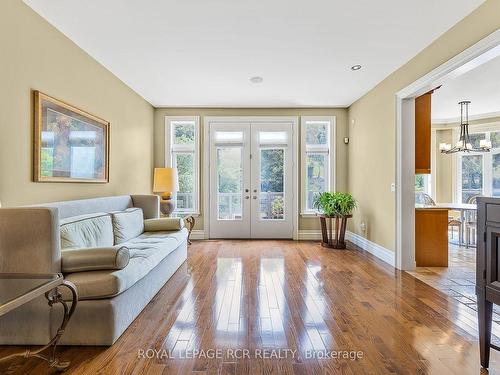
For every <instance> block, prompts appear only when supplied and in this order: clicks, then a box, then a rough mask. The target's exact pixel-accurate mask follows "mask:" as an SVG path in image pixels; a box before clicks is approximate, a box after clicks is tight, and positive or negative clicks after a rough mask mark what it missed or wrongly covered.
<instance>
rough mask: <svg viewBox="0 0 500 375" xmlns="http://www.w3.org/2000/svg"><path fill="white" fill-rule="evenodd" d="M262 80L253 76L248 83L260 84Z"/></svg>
mask: <svg viewBox="0 0 500 375" xmlns="http://www.w3.org/2000/svg"><path fill="white" fill-rule="evenodd" d="M263 80H264V78H262V77H259V76H255V77H252V78H250V82H252V83H261V82H262V81H263Z"/></svg>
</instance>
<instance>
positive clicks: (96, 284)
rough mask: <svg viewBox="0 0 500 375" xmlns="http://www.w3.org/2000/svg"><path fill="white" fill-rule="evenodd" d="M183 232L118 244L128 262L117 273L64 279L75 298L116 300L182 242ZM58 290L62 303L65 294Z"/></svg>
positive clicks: (78, 274) (146, 235) (81, 274)
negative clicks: (71, 285)
mask: <svg viewBox="0 0 500 375" xmlns="http://www.w3.org/2000/svg"><path fill="white" fill-rule="evenodd" d="M187 235H188V230H187V229H186V228H184V229H182V230H180V231H177V232H146V233H143V234H141V235H140V236H139V237H137V238H133V239H132V240H130V241H127V242H125V243H123V244H122V246H125V247H127V248H128V249H129V253H130V260H129V263H128V265H127V266H126V267H125V268H123V269H121V270H101V271H88V272H74V273H69V274H67V275H65V276H64V278H65V279H66V280H69V281H71V282H72V283H74V284H75V285H76V288H77V289H78V298H79V299H80V300H85V299H99V298H110V297H113V296H116V295H118V294H120V293H122V292H124V291H125V290H127V289H128V288H130V287H131V286H132V285H134V284H135V283H136V282H137V281H139V280H141V279H142V278H143V277H144V276H146V275H147V274H148V273H149V272H150V271H151V270H152V269H153V268H155V267H156V266H157V265H158V263H160V262H161V261H162V260H163V259H164V258H165V257H167V256H168V255H169V254H170V253H171V252H172V251H174V250H175V249H176V248H177V247H178V246H179V245H180V244H181V243H182V242H184V241H186V239H187ZM64 289H66V288H61V292H62V293H63V296H64V298H65V299H71V298H70V295H69V293H67V292H66V291H65V290H64Z"/></svg>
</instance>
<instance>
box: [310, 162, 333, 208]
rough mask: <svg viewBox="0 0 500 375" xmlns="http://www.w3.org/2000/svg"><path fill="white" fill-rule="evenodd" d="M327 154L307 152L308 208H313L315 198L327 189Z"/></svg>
mask: <svg viewBox="0 0 500 375" xmlns="http://www.w3.org/2000/svg"><path fill="white" fill-rule="evenodd" d="M327 157H328V155H327V154H307V160H306V209H307V210H313V209H314V207H313V202H314V198H315V197H316V196H317V195H318V194H319V193H322V192H324V191H326V190H327V181H326V168H327V159H326V158H327Z"/></svg>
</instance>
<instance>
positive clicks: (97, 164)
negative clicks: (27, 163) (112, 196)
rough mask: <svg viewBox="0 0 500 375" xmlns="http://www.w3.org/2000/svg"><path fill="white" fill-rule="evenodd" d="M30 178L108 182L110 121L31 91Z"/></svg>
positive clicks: (41, 180) (56, 180)
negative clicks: (31, 144) (32, 113)
mask: <svg viewBox="0 0 500 375" xmlns="http://www.w3.org/2000/svg"><path fill="white" fill-rule="evenodd" d="M33 96H34V136H33V181H34V182H81V183H108V182H109V134H110V123H109V122H108V121H106V120H103V119H101V118H99V117H97V116H94V115H92V114H90V113H88V112H86V111H83V110H81V109H79V108H77V107H74V106H72V105H70V104H68V103H65V102H63V101H61V100H59V99H55V98H53V97H51V96H49V95H47V94H44V93H42V92H40V91H34V92H33Z"/></svg>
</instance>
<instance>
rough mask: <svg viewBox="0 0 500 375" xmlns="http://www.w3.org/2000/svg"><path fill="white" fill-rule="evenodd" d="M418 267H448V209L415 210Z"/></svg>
mask: <svg viewBox="0 0 500 375" xmlns="http://www.w3.org/2000/svg"><path fill="white" fill-rule="evenodd" d="M415 262H416V263H417V267H448V210H447V209H436V208H432V209H421V208H417V209H416V210H415Z"/></svg>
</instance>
